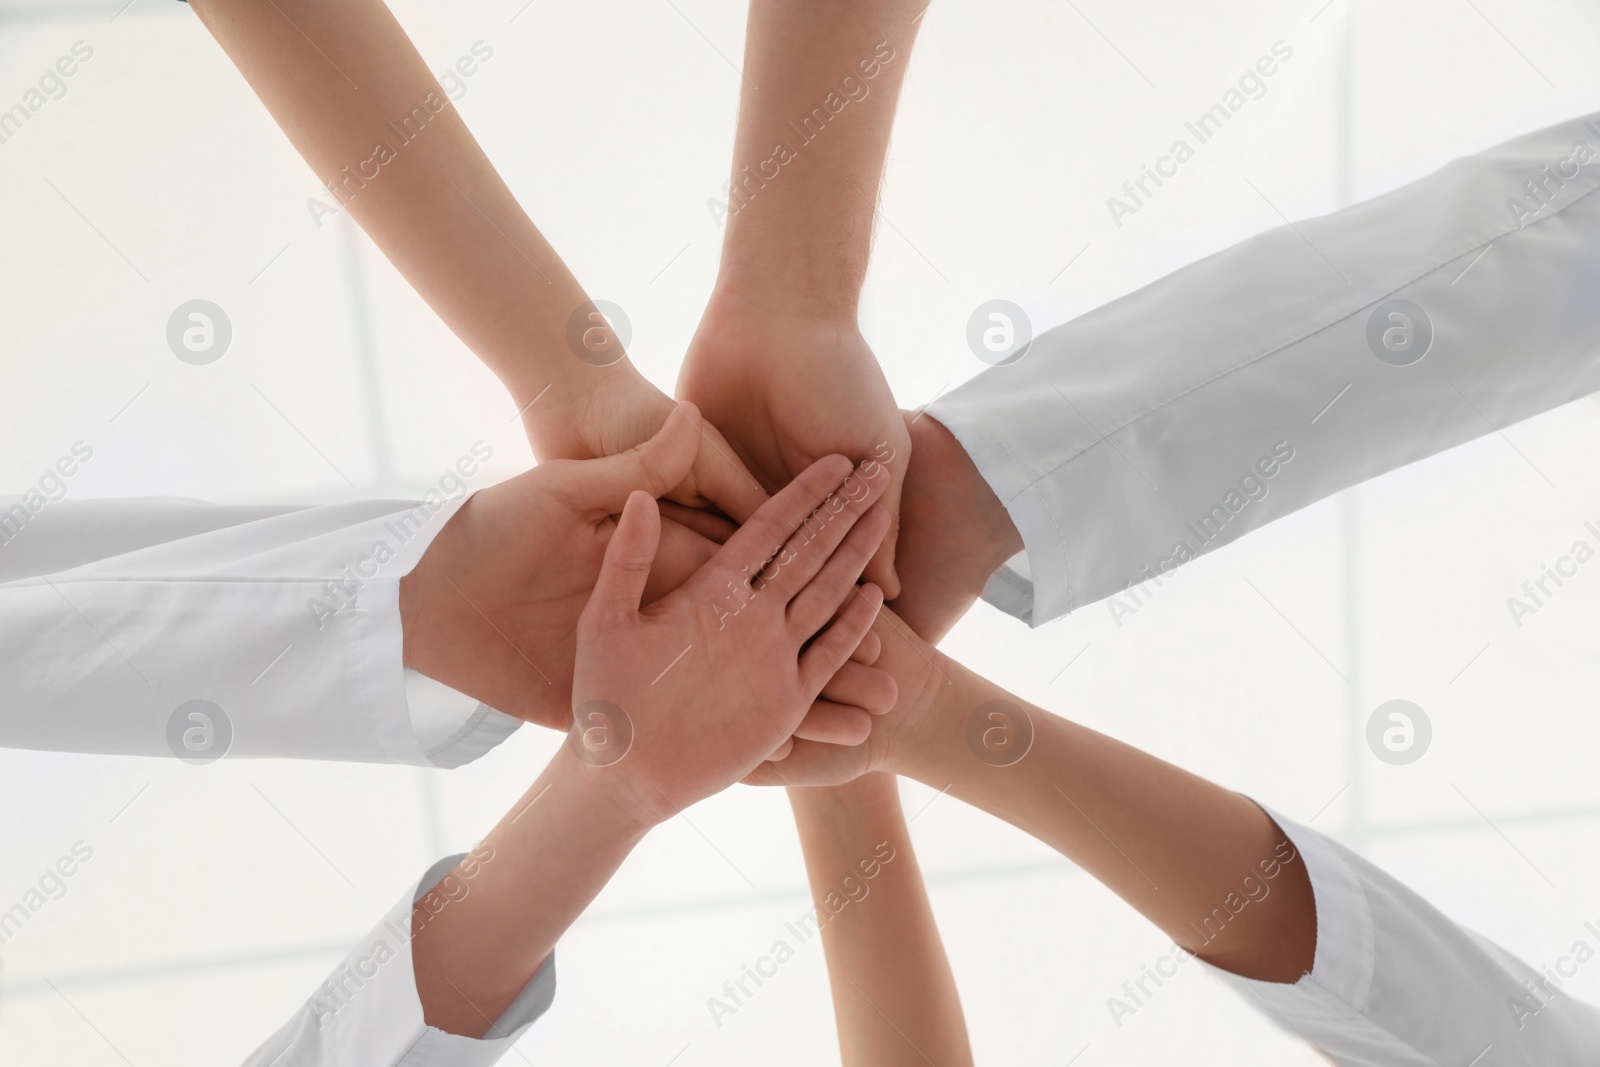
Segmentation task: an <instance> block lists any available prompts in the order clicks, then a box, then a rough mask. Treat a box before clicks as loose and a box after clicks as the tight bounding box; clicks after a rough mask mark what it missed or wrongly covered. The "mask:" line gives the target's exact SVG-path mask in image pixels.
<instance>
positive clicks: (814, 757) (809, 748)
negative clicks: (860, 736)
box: [740, 738, 872, 785]
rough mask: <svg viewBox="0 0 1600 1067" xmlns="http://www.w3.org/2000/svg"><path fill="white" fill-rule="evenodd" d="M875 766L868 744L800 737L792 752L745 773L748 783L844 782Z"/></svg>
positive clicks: (812, 783) (816, 783)
mask: <svg viewBox="0 0 1600 1067" xmlns="http://www.w3.org/2000/svg"><path fill="white" fill-rule="evenodd" d="M870 770H872V757H871V754H870V753H869V752H868V751H867V746H866V745H830V744H827V743H825V742H822V741H807V740H805V739H804V738H801V739H797V740H795V741H794V743H793V747H792V748H791V749H790V750H789V754H788V755H786V756H785V757H784V758H783V759H781V760H778V761H777V762H771V761H768V762H766V763H763V764H761V765H760V766H759V767H757V768H756V769H755V770H753V771H751V772H750V773H749V774H747V775H745V776H744V777H743V778H741V779H740V781H742V782H744V784H745V785H843V784H844V783H846V782H850V781H854V780H855V779H857V778H859V777H861V776H862V775H863V774H866V773H867V772H868V771H870Z"/></svg>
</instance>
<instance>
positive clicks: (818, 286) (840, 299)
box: [706, 232, 864, 333]
mask: <svg viewBox="0 0 1600 1067" xmlns="http://www.w3.org/2000/svg"><path fill="white" fill-rule="evenodd" d="M741 244H742V243H736V241H735V238H734V235H733V234H732V233H731V232H730V235H729V238H728V243H727V245H726V246H725V247H724V248H723V253H722V264H721V266H720V267H719V268H718V271H717V281H716V285H715V287H714V288H713V289H712V293H711V299H710V300H709V301H708V302H707V304H706V317H707V318H708V319H712V318H718V319H721V320H723V321H724V322H726V320H728V319H738V318H740V317H744V318H752V319H755V320H757V321H762V322H765V321H768V320H770V319H772V318H773V317H778V318H789V319H809V320H812V321H816V322H823V323H828V324H831V325H832V326H834V327H835V328H841V329H848V330H850V331H854V332H857V333H859V332H860V326H859V324H858V318H859V311H860V305H861V283H862V279H863V277H864V271H858V270H856V269H854V268H853V267H850V266H846V265H842V264H841V263H840V262H839V257H838V254H837V252H832V253H830V252H828V251H827V250H826V249H815V248H810V247H808V246H791V247H783V248H778V247H762V248H761V249H760V250H759V251H758V252H748V253H747V252H744V251H743V250H742V247H740V245H741ZM863 266H864V264H863Z"/></svg>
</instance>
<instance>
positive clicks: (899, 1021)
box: [789, 774, 972, 1067]
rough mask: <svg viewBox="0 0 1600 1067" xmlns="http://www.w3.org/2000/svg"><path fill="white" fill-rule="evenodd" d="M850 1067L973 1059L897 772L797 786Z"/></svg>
mask: <svg viewBox="0 0 1600 1067" xmlns="http://www.w3.org/2000/svg"><path fill="white" fill-rule="evenodd" d="M789 800H790V803H791V804H792V805H793V807H794V813H795V823H796V825H797V826H798V827H799V829H800V844H801V846H802V848H803V849H804V850H805V857H806V872H807V874H808V876H809V878H810V881H811V895H812V899H813V901H814V902H815V904H816V908H817V916H818V919H819V921H821V922H822V947H823V950H824V952H825V953H826V955H827V958H828V979H829V982H830V984H831V985H832V987H833V1010H834V1015H835V1017H836V1019H837V1020H838V1027H839V1044H840V1051H841V1053H842V1059H843V1062H844V1065H845V1067H891V1065H895V1064H904V1065H906V1067H921V1065H923V1064H926V1063H928V1062H930V1061H931V1062H933V1063H937V1064H939V1065H940V1067H963V1065H970V1064H971V1063H972V1048H971V1045H970V1043H969V1041H968V1039H967V1027H966V1020H965V1018H964V1017H963V1016H962V1012H961V998H960V996H959V994H958V993H957V992H956V984H955V977H954V975H952V974H951V971H950V961H949V959H947V958H946V956H945V952H944V944H943V942H941V941H940V939H939V929H938V926H937V925H936V924H935V922H934V918H933V909H932V907H931V906H930V905H929V903H928V893H927V888H926V886H924V885H923V882H922V872H921V870H920V869H919V868H918V866H917V857H916V854H915V853H914V852H913V851H912V848H911V834H910V831H909V828H908V827H907V825H906V819H905V813H904V812H903V811H902V810H901V807H900V792H899V788H898V786H897V785H896V782H895V779H894V777H893V776H892V775H887V774H871V775H867V776H865V777H862V778H860V779H858V780H856V781H855V782H852V783H850V784H848V785H843V786H838V787H834V788H828V789H815V788H804V787H800V788H795V789H791V790H789Z"/></svg>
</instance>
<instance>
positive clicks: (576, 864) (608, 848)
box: [412, 747, 646, 1037]
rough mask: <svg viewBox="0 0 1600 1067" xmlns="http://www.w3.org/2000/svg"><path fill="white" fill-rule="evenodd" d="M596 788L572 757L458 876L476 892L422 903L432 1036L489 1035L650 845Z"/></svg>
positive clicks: (417, 962) (563, 757)
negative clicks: (639, 850) (636, 853)
mask: <svg viewBox="0 0 1600 1067" xmlns="http://www.w3.org/2000/svg"><path fill="white" fill-rule="evenodd" d="M597 779H598V775H597V774H596V773H595V769H594V768H590V767H586V766H584V765H582V764H580V763H579V762H578V761H577V759H576V758H575V757H573V756H572V754H571V753H570V751H569V750H568V749H567V748H565V747H563V748H562V749H561V750H560V752H559V753H558V754H557V756H556V758H555V759H554V760H552V761H551V762H550V765H549V766H548V767H546V768H545V771H544V773H543V774H541V775H540V776H539V780H538V781H536V782H535V783H534V784H533V786H532V787H531V788H530V789H529V790H528V792H527V793H525V794H524V795H523V796H522V798H521V799H520V800H518V802H517V803H516V805H515V806H514V807H513V808H512V809H511V810H510V811H509V812H507V813H506V816H505V818H503V819H502V820H501V821H500V823H499V825H498V826H496V827H495V828H494V829H493V830H492V831H490V833H489V835H488V837H486V838H485V839H484V841H483V844H482V845H480V846H479V848H478V849H476V850H475V851H474V854H473V855H474V857H478V859H477V862H478V863H479V866H478V868H477V869H476V870H475V871H473V872H472V873H471V874H470V875H468V874H467V872H465V871H463V870H461V869H460V868H458V869H457V871H455V872H453V873H455V874H456V875H457V878H456V879H455V884H460V885H466V886H469V887H470V888H469V890H468V891H467V892H466V893H465V894H464V895H461V896H458V897H457V898H456V899H454V900H452V899H449V898H448V897H445V896H443V895H441V892H440V890H438V889H435V890H434V891H432V892H430V893H428V894H427V895H425V896H424V897H423V898H422V899H421V900H419V901H418V902H417V908H416V910H414V911H413V913H412V916H413V918H412V925H413V930H414V931H415V937H414V939H413V941H412V957H413V961H414V967H415V970H416V980H417V993H418V995H419V997H420V998H421V1000H422V1006H423V1013H424V1016H425V1018H426V1019H427V1022H428V1024H429V1025H430V1026H435V1027H437V1028H439V1029H440V1030H444V1031H446V1032H447V1033H453V1034H462V1035H465V1036H469V1037H478V1036H482V1035H484V1034H486V1033H488V1032H489V1028H490V1025H491V1024H492V1022H493V1021H494V1020H495V1019H498V1018H499V1017H500V1016H501V1015H502V1014H503V1013H504V1012H505V1010H506V1008H507V1007H509V1006H510V1004H511V1003H512V1001H514V1000H515V999H516V997H517V994H518V993H519V992H521V990H522V988H523V987H524V986H525V985H527V983H528V980H529V979H530V978H532V977H533V975H534V973H535V972H536V971H537V970H538V969H539V967H540V965H541V964H543V962H544V961H545V959H546V958H547V957H548V956H549V955H550V953H551V952H552V951H553V950H554V948H555V944H556V941H557V940H559V939H560V937H561V935H562V934H563V933H565V932H566V929H567V927H569V926H570V925H572V923H573V921H575V920H576V919H577V918H578V916H579V915H581V914H582V913H583V911H584V909H585V908H587V907H588V906H589V903H590V902H591V901H592V900H593V899H594V897H595V896H596V895H597V894H598V893H599V892H600V890H601V888H602V887H604V885H605V884H606V882H607V881H608V880H609V879H610V878H611V876H612V875H613V874H614V873H615V872H616V870H617V868H618V867H619V866H621V864H622V861H623V860H624V859H626V858H627V855H628V853H629V852H630V851H632V849H633V846H634V845H636V844H637V843H638V842H639V840H640V839H641V838H642V837H643V836H644V833H645V830H646V825H645V824H644V823H643V822H641V821H640V820H639V819H638V818H636V817H635V816H634V815H632V814H631V813H630V812H629V811H627V810H626V809H625V808H624V807H623V806H622V805H621V804H619V803H618V802H617V800H616V797H615V795H614V793H613V792H608V791H605V790H602V789H601V788H600V786H599V783H598V780H597ZM463 862H464V863H465V862H468V861H463Z"/></svg>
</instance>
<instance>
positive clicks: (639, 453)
mask: <svg viewBox="0 0 1600 1067" xmlns="http://www.w3.org/2000/svg"><path fill="white" fill-rule="evenodd" d="M699 430H700V413H699V412H698V411H697V410H696V409H695V407H694V405H693V404H678V405H676V406H675V407H674V408H669V409H668V411H667V418H666V421H665V422H663V423H662V424H661V428H660V429H659V430H657V431H656V432H655V434H654V436H652V437H651V438H650V439H649V440H647V441H644V442H642V443H641V444H638V445H635V446H634V447H633V448H630V449H628V451H626V452H618V453H617V454H615V455H611V456H601V457H600V458H598V459H590V460H584V461H583V467H582V470H581V471H580V472H579V477H578V478H577V480H576V484H575V486H574V488H573V497H574V498H575V499H574V503H575V504H576V505H577V506H578V507H579V508H580V509H584V510H592V511H594V512H596V513H599V514H604V515H615V514H617V513H618V512H620V511H621V510H622V508H623V505H624V504H626V503H627V501H628V498H629V497H630V496H631V495H632V494H633V493H634V492H635V491H636V490H641V489H642V490H644V491H645V492H646V493H649V494H650V496H651V497H663V496H666V495H667V494H668V493H670V492H671V491H672V490H673V489H674V488H676V487H677V486H678V485H679V484H681V483H682V482H683V480H684V479H685V478H687V477H689V471H690V470H691V469H692V468H693V467H694V461H695V455H696V454H697V453H698V452H699V450H700V433H699Z"/></svg>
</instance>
